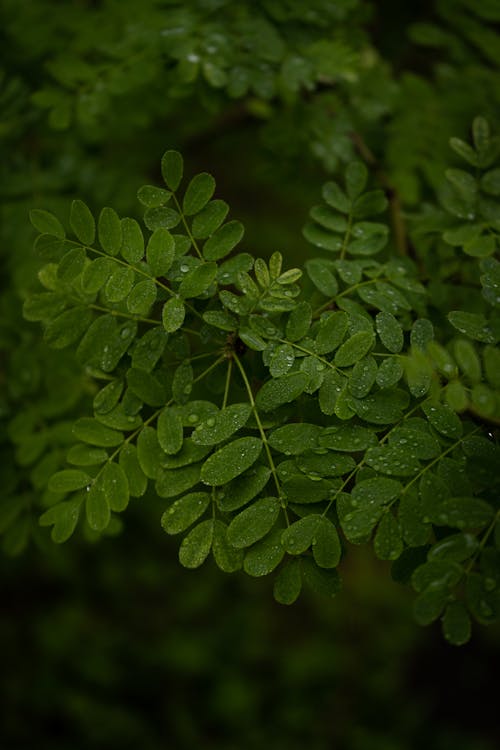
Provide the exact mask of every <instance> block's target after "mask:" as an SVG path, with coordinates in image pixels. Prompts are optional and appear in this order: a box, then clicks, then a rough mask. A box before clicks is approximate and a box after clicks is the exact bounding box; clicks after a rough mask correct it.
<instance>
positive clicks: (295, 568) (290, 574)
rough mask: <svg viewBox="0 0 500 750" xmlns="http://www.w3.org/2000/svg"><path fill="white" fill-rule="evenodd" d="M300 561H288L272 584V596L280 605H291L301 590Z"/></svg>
mask: <svg viewBox="0 0 500 750" xmlns="http://www.w3.org/2000/svg"><path fill="white" fill-rule="evenodd" d="M300 567H301V561H300V560H289V561H288V562H287V563H286V565H284V566H283V568H281V570H280V572H279V574H278V576H277V577H276V580H275V582H274V589H273V595H274V598H275V599H276V601H277V602H279V603H280V604H293V603H294V602H295V601H297V599H298V597H299V595H300V591H301V589H302V576H301V572H300Z"/></svg>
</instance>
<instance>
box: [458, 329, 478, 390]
mask: <svg viewBox="0 0 500 750" xmlns="http://www.w3.org/2000/svg"><path fill="white" fill-rule="evenodd" d="M453 354H454V355H455V359H456V361H457V364H458V366H459V367H460V369H461V370H462V372H463V373H464V375H465V376H466V377H467V378H468V379H469V380H470V381H471V382H472V383H478V382H479V381H480V380H481V360H480V359H479V355H478V353H477V351H476V347H475V346H474V344H473V343H472V342H471V341H467V339H457V340H456V341H455V342H454V345H453Z"/></svg>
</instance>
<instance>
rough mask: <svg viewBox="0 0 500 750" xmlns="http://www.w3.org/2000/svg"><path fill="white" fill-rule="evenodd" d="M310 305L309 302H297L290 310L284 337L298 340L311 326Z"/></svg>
mask: <svg viewBox="0 0 500 750" xmlns="http://www.w3.org/2000/svg"><path fill="white" fill-rule="evenodd" d="M311 321H312V307H311V305H310V304H309V302H305V301H304V302H299V304H298V305H297V306H296V307H294V309H293V310H292V311H291V313H290V315H289V317H288V321H287V324H286V337H287V339H289V341H300V340H301V339H303V338H304V336H306V334H307V333H308V331H309V328H310V327H311Z"/></svg>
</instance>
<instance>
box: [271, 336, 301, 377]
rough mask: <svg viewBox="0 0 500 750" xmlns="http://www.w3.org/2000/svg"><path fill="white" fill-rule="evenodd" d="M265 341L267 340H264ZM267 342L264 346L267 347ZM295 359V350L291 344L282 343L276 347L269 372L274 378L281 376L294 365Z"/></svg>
mask: <svg viewBox="0 0 500 750" xmlns="http://www.w3.org/2000/svg"><path fill="white" fill-rule="evenodd" d="M264 343H265V342H264ZM266 346H267V344H265V346H264V348H266ZM294 361H295V351H294V349H293V347H292V346H290V344H281V345H280V346H277V347H276V349H274V351H273V353H272V354H271V359H270V361H269V372H270V373H271V375H272V376H273V378H279V377H280V376H281V375H286V373H287V372H288V371H289V370H290V368H291V367H293V363H294Z"/></svg>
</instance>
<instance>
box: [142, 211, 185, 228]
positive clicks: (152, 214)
mask: <svg viewBox="0 0 500 750" xmlns="http://www.w3.org/2000/svg"><path fill="white" fill-rule="evenodd" d="M180 220H181V215H180V213H179V212H178V211H176V210H175V209H173V208H169V207H168V206H157V207H156V208H148V209H146V211H145V213H144V223H145V225H146V226H147V228H148V229H150V230H151V231H152V232H153V231H156V230H157V229H174V228H175V227H176V226H177V225H178V224H179V222H180Z"/></svg>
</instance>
